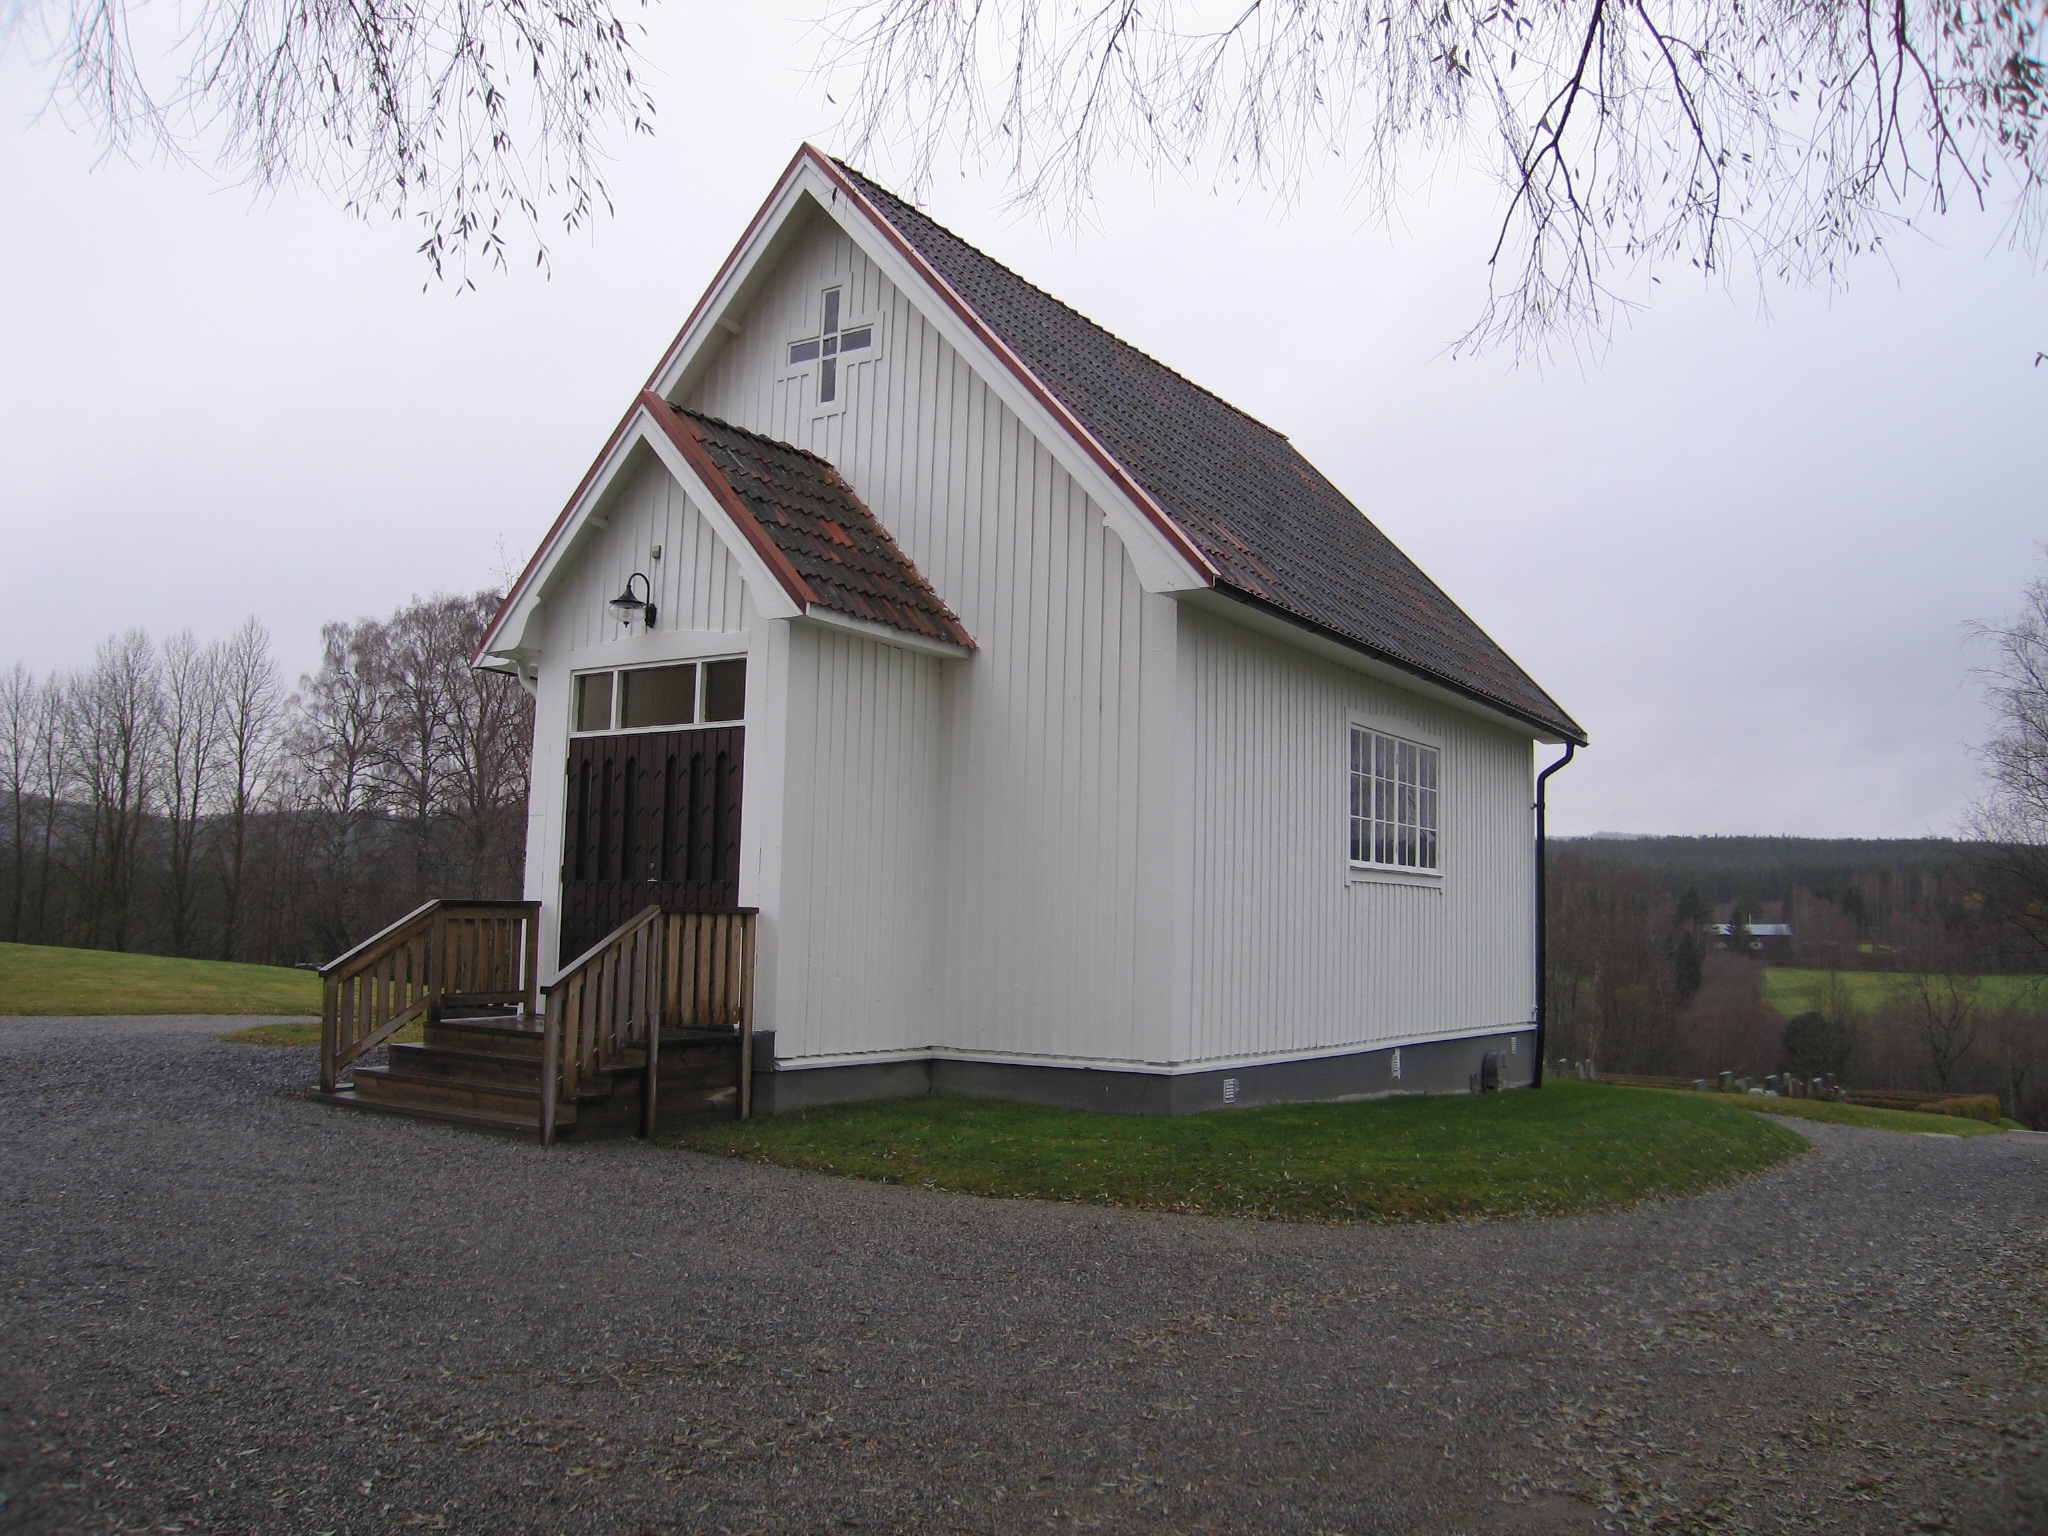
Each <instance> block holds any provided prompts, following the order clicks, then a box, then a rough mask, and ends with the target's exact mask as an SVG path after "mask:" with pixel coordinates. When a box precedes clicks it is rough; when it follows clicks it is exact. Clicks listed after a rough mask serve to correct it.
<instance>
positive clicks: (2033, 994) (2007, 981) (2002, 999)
mask: <svg viewBox="0 0 2048 1536" xmlns="http://www.w3.org/2000/svg"><path fill="white" fill-rule="evenodd" d="M1840 975H1841V980H1842V990H1843V991H1845V992H1846V993H1848V995H1849V998H1850V1000H1851V1002H1852V1003H1853V1004H1854V1005H1855V1006H1856V1007H1858V1008H1862V1009H1871V1008H1876V1007H1879V1006H1881V1005H1882V1004H1883V1002H1884V1000H1885V993H1886V990H1887V989H1888V988H1889V987H1890V986H1891V984H1892V983H1893V982H1895V981H1897V980H1898V977H1897V976H1895V975H1893V974H1892V973H1890V972H1887V971H1843V972H1841V973H1840ZM1827 986H1828V973H1827V972H1826V971H1805V970H1800V969H1798V968H1797V967H1795V966H1789V965H1786V966H1779V965H1774V966H1771V967H1769V968H1768V969H1766V970H1765V972H1764V1001H1765V1002H1767V1003H1769V1004H1770V1005H1771V1006H1772V1007H1773V1008H1775V1009H1777V1010H1778V1012H1780V1013H1782V1014H1784V1015H1785V1017H1786V1018H1788V1019H1789V1018H1791V1017H1792V1015H1794V1014H1795V1013H1806V1012H1808V1011H1809V1010H1811V1009H1814V1008H1817V1007H1819V1006H1820V1000H1821V998H1823V997H1824V996H1825V995H1826V993H1827ZM1984 999H1985V1001H1986V1002H1988V1003H1990V1004H1992V1005H1993V1006H1994V1007H2002V1006H2005V1005H2008V1004H2010V1005H2013V1006H2016V1007H2018V1006H2028V1005H2031V1006H2035V1007H2043V1006H2048V976H1986V977H1985V978H1984Z"/></svg>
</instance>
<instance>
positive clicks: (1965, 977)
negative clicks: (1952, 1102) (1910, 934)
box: [1886, 970, 1984, 1092]
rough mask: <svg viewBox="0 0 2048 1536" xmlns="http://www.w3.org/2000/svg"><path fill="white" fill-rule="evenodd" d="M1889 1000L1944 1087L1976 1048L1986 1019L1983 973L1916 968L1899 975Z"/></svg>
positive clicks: (1952, 1083)
mask: <svg viewBox="0 0 2048 1536" xmlns="http://www.w3.org/2000/svg"><path fill="white" fill-rule="evenodd" d="M1886 1000H1887V1001H1888V1002H1889V1003H1890V1004H1891V1006H1892V1007H1893V1008H1894V1009H1895V1010H1896V1011H1897V1012H1898V1014H1899V1015H1900V1016H1901V1017H1902V1018H1903V1019H1904V1020H1905V1023H1906V1028H1907V1031H1908V1032H1909V1034H1910V1035H1911V1037H1912V1038H1913V1040H1914V1041H1915V1042H1916V1043H1917V1044H1918V1045H1919V1047H1920V1049H1921V1051H1922V1052H1924V1053H1925V1057H1926V1061H1927V1067H1928V1070H1929V1071H1931V1072H1932V1073H1933V1074H1934V1081H1935V1084H1936V1086H1938V1087H1939V1088H1940V1089H1942V1090H1943V1091H1944V1092H1946V1091H1948V1090H1949V1089H1952V1088H1954V1087H1955V1086H1956V1078H1957V1073H1958V1071H1959V1070H1960V1068H1961V1067H1962V1064H1963V1062H1964V1061H1965V1060H1966V1059H1967V1058H1968V1057H1969V1055H1970V1053H1971V1052H1972V1051H1973V1050H1975V1049H1976V1046H1977V1037H1978V1034H1979V1033H1980V1031H1981V1029H1982V1027H1983V1024H1984V978H1983V977H1982V976H1977V975H1972V974H1970V973H1968V972H1963V971H1937V970H1915V971H1910V972H1907V973H1906V974H1904V975H1901V976H1899V977H1897V978H1895V979H1894V980H1893V981H1892V982H1891V984H1890V985H1889V986H1888V987H1887V988H1886Z"/></svg>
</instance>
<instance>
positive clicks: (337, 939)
mask: <svg viewBox="0 0 2048 1536" xmlns="http://www.w3.org/2000/svg"><path fill="white" fill-rule="evenodd" d="M372 627H373V625H372V621H370V620H364V621H363V622H362V623H361V624H349V623H340V622H337V623H331V624H325V625H322V626H321V629H320V668H319V670H318V671H317V672H315V673H313V674H312V675H311V676H309V677H304V678H301V679H300V680H299V698H298V707H297V711H296V713H295V715H294V717H293V721H292V725H291V733H290V743H291V750H292V754H293V756H294V757H295V758H296V759H297V760H298V761H299V763H300V764H301V765H302V774H303V782H302V785H301V788H300V793H301V795H302V797H303V799H304V802H305V804H306V805H307V807H308V808H309V809H310V810H311V811H312V812H313V813H314V816H315V817H316V819H317V822H318V826H319V832H318V834H317V838H316V848H315V851H314V854H313V856H312V859H311V874H312V877H313V879H314V881H315V883H316V885H317V887H318V889H317V892H316V896H315V902H314V908H313V910H314V913H315V927H316V931H317V934H318V937H319V939H320V941H321V942H322V944H323V945H324V947H325V948H327V949H328V950H329V951H335V950H339V949H342V948H345V947H346V946H347V945H348V944H349V943H351V942H353V941H354V939H355V938H358V937H360V936H361V934H360V931H359V930H360V929H361V927H362V924H363V915H362V912H361V910H360V897H359V894H358V893H359V888H360V886H361V884H362V883H363V882H362V865H363V863H364V843H365V841H366V836H365V834H366V832H367V830H368V827H369V825H370V823H371V822H372V821H373V820H374V819H375V817H376V815H377V811H378V800H377V796H378V786H377V777H376V770H375V765H376V759H377V753H378V750H379V745H380V739H381V737H382V734H383V725H382V720H381V717H380V712H379V693H378V669H377V668H376V667H375V666H374V665H372V664H371V662H370V658H369V656H368V655H367V654H366V651H367V650H368V647H366V646H365V644H364V638H365V637H364V634H363V632H364V631H365V630H367V629H370V628H372Z"/></svg>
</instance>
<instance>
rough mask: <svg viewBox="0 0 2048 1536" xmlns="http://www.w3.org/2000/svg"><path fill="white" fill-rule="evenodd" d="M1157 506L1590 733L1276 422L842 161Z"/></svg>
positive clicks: (1365, 620) (1393, 652) (1457, 668)
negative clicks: (1177, 368) (1127, 337)
mask: <svg viewBox="0 0 2048 1536" xmlns="http://www.w3.org/2000/svg"><path fill="white" fill-rule="evenodd" d="M840 169H841V170H842V171H844V172H845V173H846V175H847V176H848V177H850V178H851V179H852V181H853V183H854V185H855V186H856V187H857V188H858V189H859V190H860V192H861V193H862V194H863V195H864V196H865V197H867V199H868V200H869V201H870V202H871V203H873V204H874V206H875V208H876V209H877V210H878V211H879V212H880V213H881V215H882V216H883V217H884V218H885V219H887V220H888V222H889V223H890V224H891V225H892V226H894V228H895V229H896V231H897V232H898V233H899V234H900V235H901V236H902V237H903V238H904V239H905V240H907V241H908V242H909V243H910V244H911V246H912V247H914V248H915V250H916V251H917V252H918V254H919V255H920V256H922V257H923V258H924V260H925V261H926V262H928V263H929V264H930V266H931V267H932V269H933V270H934V271H936V272H937V273H938V275H939V276H940V277H941V278H942V279H944V280H945V282H946V283H947V284H948V285H950V286H951V287H952V289H953V291H954V292H955V293H956V294H958V295H959V296H960V298H961V300H962V301H964V302H965V303H966V304H967V305H968V306H969V307H970V308H972V309H973V310H974V312H975V314H976V315H978V316H979V317H980V318H981V320H982V321H983V323H985V324H986V325H987V326H989V327H990V329H992V330H993V331H994V332H995V333H996V335H997V336H998V337H1000V338H1001V340H1002V341H1003V343H1004V344H1005V345H1007V346H1008V347H1009V348H1010V350H1011V351H1012V352H1014V353H1015V354H1016V355H1017V357H1018V358H1019V360H1020V361H1022V362H1023V364H1024V365H1025V367H1027V368H1028V369H1030V371H1031V372H1032V373H1033V374H1034V375H1035V376H1036V377H1037V378H1038V380H1039V382H1040V383H1042V384H1043V385H1044V386H1045V387H1046V388H1047V389H1049V390H1050V391H1051V392H1052V393H1053V394H1054V395H1055V396H1057V397H1058V399H1059V400H1060V402H1061V403H1062V404H1063V405H1064V406H1065V407H1066V408H1067V409H1068V410H1069V411H1070V412H1072V413H1073V415H1074V417H1075V418H1076V419H1077V420H1078V421H1079V422H1080V423H1081V425H1082V426H1083V427H1084V428H1085V429H1086V430H1087V431H1088V432H1089V433H1090V434H1091V435H1092V436H1093V437H1094V438H1095V440H1096V441H1097V442H1099V443H1100V444H1101V445H1102V446H1103V448H1104V449H1106V450H1107V451H1108V452H1109V453H1110V454H1111V456H1112V457H1114V458H1115V459H1116V461H1117V462H1118V463H1120V464H1121V465H1122V466H1123V467H1124V469H1125V471H1126V472H1127V473H1128V474H1129V475H1130V476H1131V477H1132V478H1133V479H1134V480H1136V481H1137V482H1138V483H1139V484H1140V485H1141V486H1143V487H1144V488H1145V490H1146V492H1147V493H1148V494H1150V495H1151V496H1152V498H1153V499H1154V500H1155V501H1157V502H1158V503H1159V505H1160V506H1161V508H1163V509H1164V510H1165V512H1166V513H1167V515H1168V516H1170V517H1171V518H1172V519H1173V520H1174V522H1175V523H1176V524H1178V525H1179V527H1180V528H1181V530H1182V531H1183V532H1184V533H1185V534H1186V536H1187V537H1188V539H1189V540H1190V541H1191V542H1192V543H1193V544H1194V545H1195V546H1196V547H1197V548H1199V549H1200V550H1201V551H1202V553H1203V554H1204V555H1205V556H1206V557H1207V558H1208V560H1209V562H1210V564H1211V565H1213V566H1214V567H1215V568H1216V570H1217V573H1218V578H1219V585H1220V586H1221V587H1222V588H1223V589H1225V590H1226V591H1234V592H1235V593H1237V594H1240V595H1243V596H1246V597H1249V598H1251V599H1253V600H1255V601H1256V602H1258V603H1260V604H1263V605H1266V606H1269V607H1271V608H1274V609H1277V610H1279V611H1280V612H1281V613H1282V614H1283V615H1286V616H1289V617H1291V618H1292V619H1294V620H1295V621H1297V622H1300V623H1303V624H1306V625H1307V626H1309V627H1311V628H1314V629H1318V630H1322V631H1324V632H1326V633H1329V634H1333V635H1335V636H1337V637H1338V638H1340V639H1343V640H1347V641H1350V642H1351V643H1353V644H1354V645H1357V646H1360V647H1362V648H1363V649H1365V650H1366V651H1368V652H1371V653H1374V654H1377V655H1379V656H1381V657H1383V658H1385V659H1387V660H1389V661H1392V662H1394V663H1396V664H1397V665H1399V666H1401V667H1403V668H1404V669H1406V670H1409V671H1411V672H1415V673H1419V674H1421V675H1423V676H1425V677H1428V678H1432V679H1435V680H1436V681H1438V682H1441V683H1444V684H1447V685H1448V686H1450V687H1452V688H1454V689H1456V690H1457V691H1459V692H1462V693H1464V694H1467V695H1468V696H1473V697H1476V698H1479V699H1481V700H1484V701H1486V702H1488V703H1491V704H1493V705H1496V706H1498V707H1500V708H1503V709H1505V710H1506V711H1507V712H1509V713H1510V714H1513V715H1516V716H1519V717H1520V718H1522V719H1524V720H1527V721H1529V722H1530V723H1532V724H1535V725H1538V726H1541V727H1543V728H1545V729H1547V730H1550V731H1555V732H1557V733H1558V734H1560V735H1563V736H1565V737H1567V738H1570V739H1572V740H1576V741H1583V740H1584V739H1585V733H1584V732H1583V731H1582V730H1581V729H1580V727H1579V725H1578V724H1577V722H1576V721H1574V720H1573V719H1572V718H1571V716H1570V715H1568V714H1566V713H1565V712H1564V710H1563V709H1562V708H1560V707H1559V706H1558V704H1557V702H1556V701H1555V700H1554V699H1552V698H1551V697H1550V695H1549V694H1547V693H1545V692H1544V691H1543V690H1542V689H1541V688H1540V687H1538V686H1537V685H1536V683H1535V682H1534V680H1532V679H1531V678H1530V677H1529V675H1528V674H1527V673H1526V672H1524V671H1523V670H1522V669H1521V668H1520V667H1519V666H1517V665H1516V664H1515V662H1514V661H1513V659H1512V658H1510V657H1509V656H1508V654H1507V653H1506V652H1505V651H1503V650H1502V649H1501V648H1500V647H1499V646H1498V645H1496V644H1494V642H1493V640H1492V639H1491V638H1490V637H1489V636H1488V635H1487V634H1486V632H1485V631H1484V630H1482V629H1481V628H1480V627H1479V626H1478V625H1477V624H1475V623H1474V622H1473V621H1472V620H1471V618H1470V617H1468V616H1467V615H1466V613H1465V612H1464V610H1463V609H1461V608H1459V607H1458V605H1457V604H1456V603H1454V602H1452V601H1451V600H1450V598H1449V597H1447V596H1446V595H1445V594H1444V592H1443V590H1442V589H1441V588H1440V587H1438V586H1437V585H1436V583H1435V582H1433V581H1431V580H1430V579H1429V578H1428V577H1427V576H1425V575H1423V573H1422V572H1421V570H1420V569H1419V568H1417V566H1416V565H1415V563H1414V562H1413V561H1411V560H1410V559H1409V558H1408V557H1407V556H1406V555H1404V554H1402V553H1401V551H1400V550H1399V549H1397V548H1395V546H1394V543H1393V541H1392V540H1390V539H1389V538H1387V536H1386V535H1385V534H1383V533H1381V532H1380V531H1379V529H1377V528H1375V527H1374V526H1373V525H1372V523H1371V522H1370V521H1369V520H1368V519H1367V518H1366V516H1365V514H1364V513H1362V512H1360V511H1359V510H1358V508H1356V507H1355V506H1353V505H1352V504H1351V503H1350V501H1348V500H1347V499H1346V498H1345V496H1344V494H1343V493H1342V492H1341V491H1339V490H1338V489H1337V488H1336V487H1335V486H1334V485H1332V484H1331V483H1330V482H1329V481H1328V480H1327V479H1325V478H1324V477H1323V475H1322V474H1321V472H1320V471H1318V470H1317V469H1316V467H1315V466H1314V465H1313V464H1311V463H1309V462H1308V460H1307V459H1305V458H1303V457H1302V456H1301V454H1300V453H1299V452H1297V451H1296V450H1295V448H1294V447H1293V445H1292V444H1290V443H1289V442H1288V441H1287V439H1286V438H1285V437H1284V436H1283V435H1282V434H1280V433H1278V432H1275V431H1274V430H1273V429H1272V428H1271V427H1268V426H1265V425H1264V424H1262V423H1260V422H1258V421H1256V420H1254V419H1253V418H1252V417H1250V416H1247V415H1246V414H1245V413H1244V412H1243V411H1240V410H1238V409H1237V407H1235V406H1233V405H1230V404H1228V403H1227V402H1225V401H1223V400H1220V399H1218V398H1217V397H1216V396H1215V395H1212V394H1210V393H1209V392H1208V391H1207V390H1205V389H1203V388H1201V387H1200V386H1199V385H1196V384H1192V383H1190V382H1189V381H1188V380H1186V379H1184V378H1182V377H1181V376H1180V375H1179V374H1177V373H1175V372H1174V371H1173V370H1172V369H1170V368H1168V367H1166V366H1165V365H1164V364H1163V363H1160V362H1157V361H1155V360H1154V359H1152V358H1150V357H1147V356H1146V355H1145V354H1144V353H1142V352H1140V351H1139V350H1138V349H1137V348H1135V347H1133V346H1131V345H1129V344H1128V343H1127V342H1123V341H1120V340H1118V339H1117V338H1116V337H1115V336H1112V335H1111V334H1110V333H1109V332H1108V331H1106V330H1104V329H1103V328H1102V327H1101V326H1099V325H1097V324H1095V323H1094V322H1093V321H1092V320H1089V319H1088V318H1086V317H1085V316H1083V315H1081V314H1078V313H1077V312H1075V311H1074V310H1072V309H1070V308H1068V307H1067V306H1066V305H1065V304H1062V303H1061V302H1060V301H1059V300H1057V299H1055V298H1053V297H1052V296H1051V295H1050V294H1047V293H1045V292H1043V291H1042V290H1040V289H1038V288H1034V287H1033V286H1032V285H1031V284H1029V283H1027V282H1025V281H1024V279H1022V278H1021V277H1019V276H1017V274H1016V273H1014V272H1012V271H1010V269H1009V268H1007V267H1005V266H1003V265H1001V264H1000V263H999V262H997V261H995V260H993V259H992V258H990V257H988V256H986V255H984V254H982V253H981V252H980V251H978V250H976V249H975V248H974V247H973V246H971V245H969V244H967V242H966V241H964V240H962V239H960V237H959V236H957V235H955V234H953V233H952V232H951V231H949V230H947V229H944V228H942V227H941V226H940V225H938V224H936V223H934V222H933V221H932V220H931V219H929V218H927V217H926V216H925V215H924V214H923V213H922V212H920V211H919V210H918V209H916V208H914V207H912V206H911V205H910V204H909V203H906V202H904V201H903V200H902V199H901V198H899V197H897V196H896V195H895V194H894V193H892V192H890V191H888V190H887V189H886V188H884V187H881V186H878V185H876V184H875V183H874V182H872V181H870V180H869V179H868V178H867V177H865V176H863V175H861V174H860V173H859V172H858V171H855V170H853V169H852V168H851V167H850V166H846V165H844V164H841V165H840Z"/></svg>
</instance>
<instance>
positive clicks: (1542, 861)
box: [1529, 741, 1578, 1088]
mask: <svg viewBox="0 0 2048 1536" xmlns="http://www.w3.org/2000/svg"><path fill="white" fill-rule="evenodd" d="M1577 751H1578V744H1577V743H1576V742H1570V741H1568V742H1566V743H1565V744H1564V756H1563V757H1560V758H1559V759H1558V760H1557V761H1556V762H1554V763H1552V764H1551V765H1550V766H1549V767H1548V768H1546V769H1544V770H1543V771H1542V772H1541V773H1539V774H1537V775H1536V1076H1535V1078H1534V1079H1533V1080H1532V1081H1531V1082H1530V1084H1529V1086H1530V1087H1532V1088H1541V1087H1542V1086H1543V1064H1544V1062H1545V1060H1547V1057H1546V1056H1545V1054H1544V1053H1545V1051H1546V1050H1547V1049H1548V1047H1549V1044H1550V1041H1549V1035H1548V1031H1549V1025H1550V911H1549V907H1548V905H1547V903H1548V901H1549V893H1548V891H1546V890H1545V888H1544V887H1545V885H1546V881H1545V879H1544V874H1545V871H1546V870H1547V869H1548V868H1549V864H1550V844H1549V840H1548V834H1547V832H1546V830H1545V827H1544V812H1545V796H1546V795H1547V794H1548V792H1549V788H1550V786H1549V779H1550V776H1551V775H1552V774H1553V773H1555V772H1557V770H1558V769H1560V768H1562V767H1563V766H1564V765H1565V764H1566V763H1568V762H1570V761H1571V760H1572V754H1573V753H1575V752H1577Z"/></svg>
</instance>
